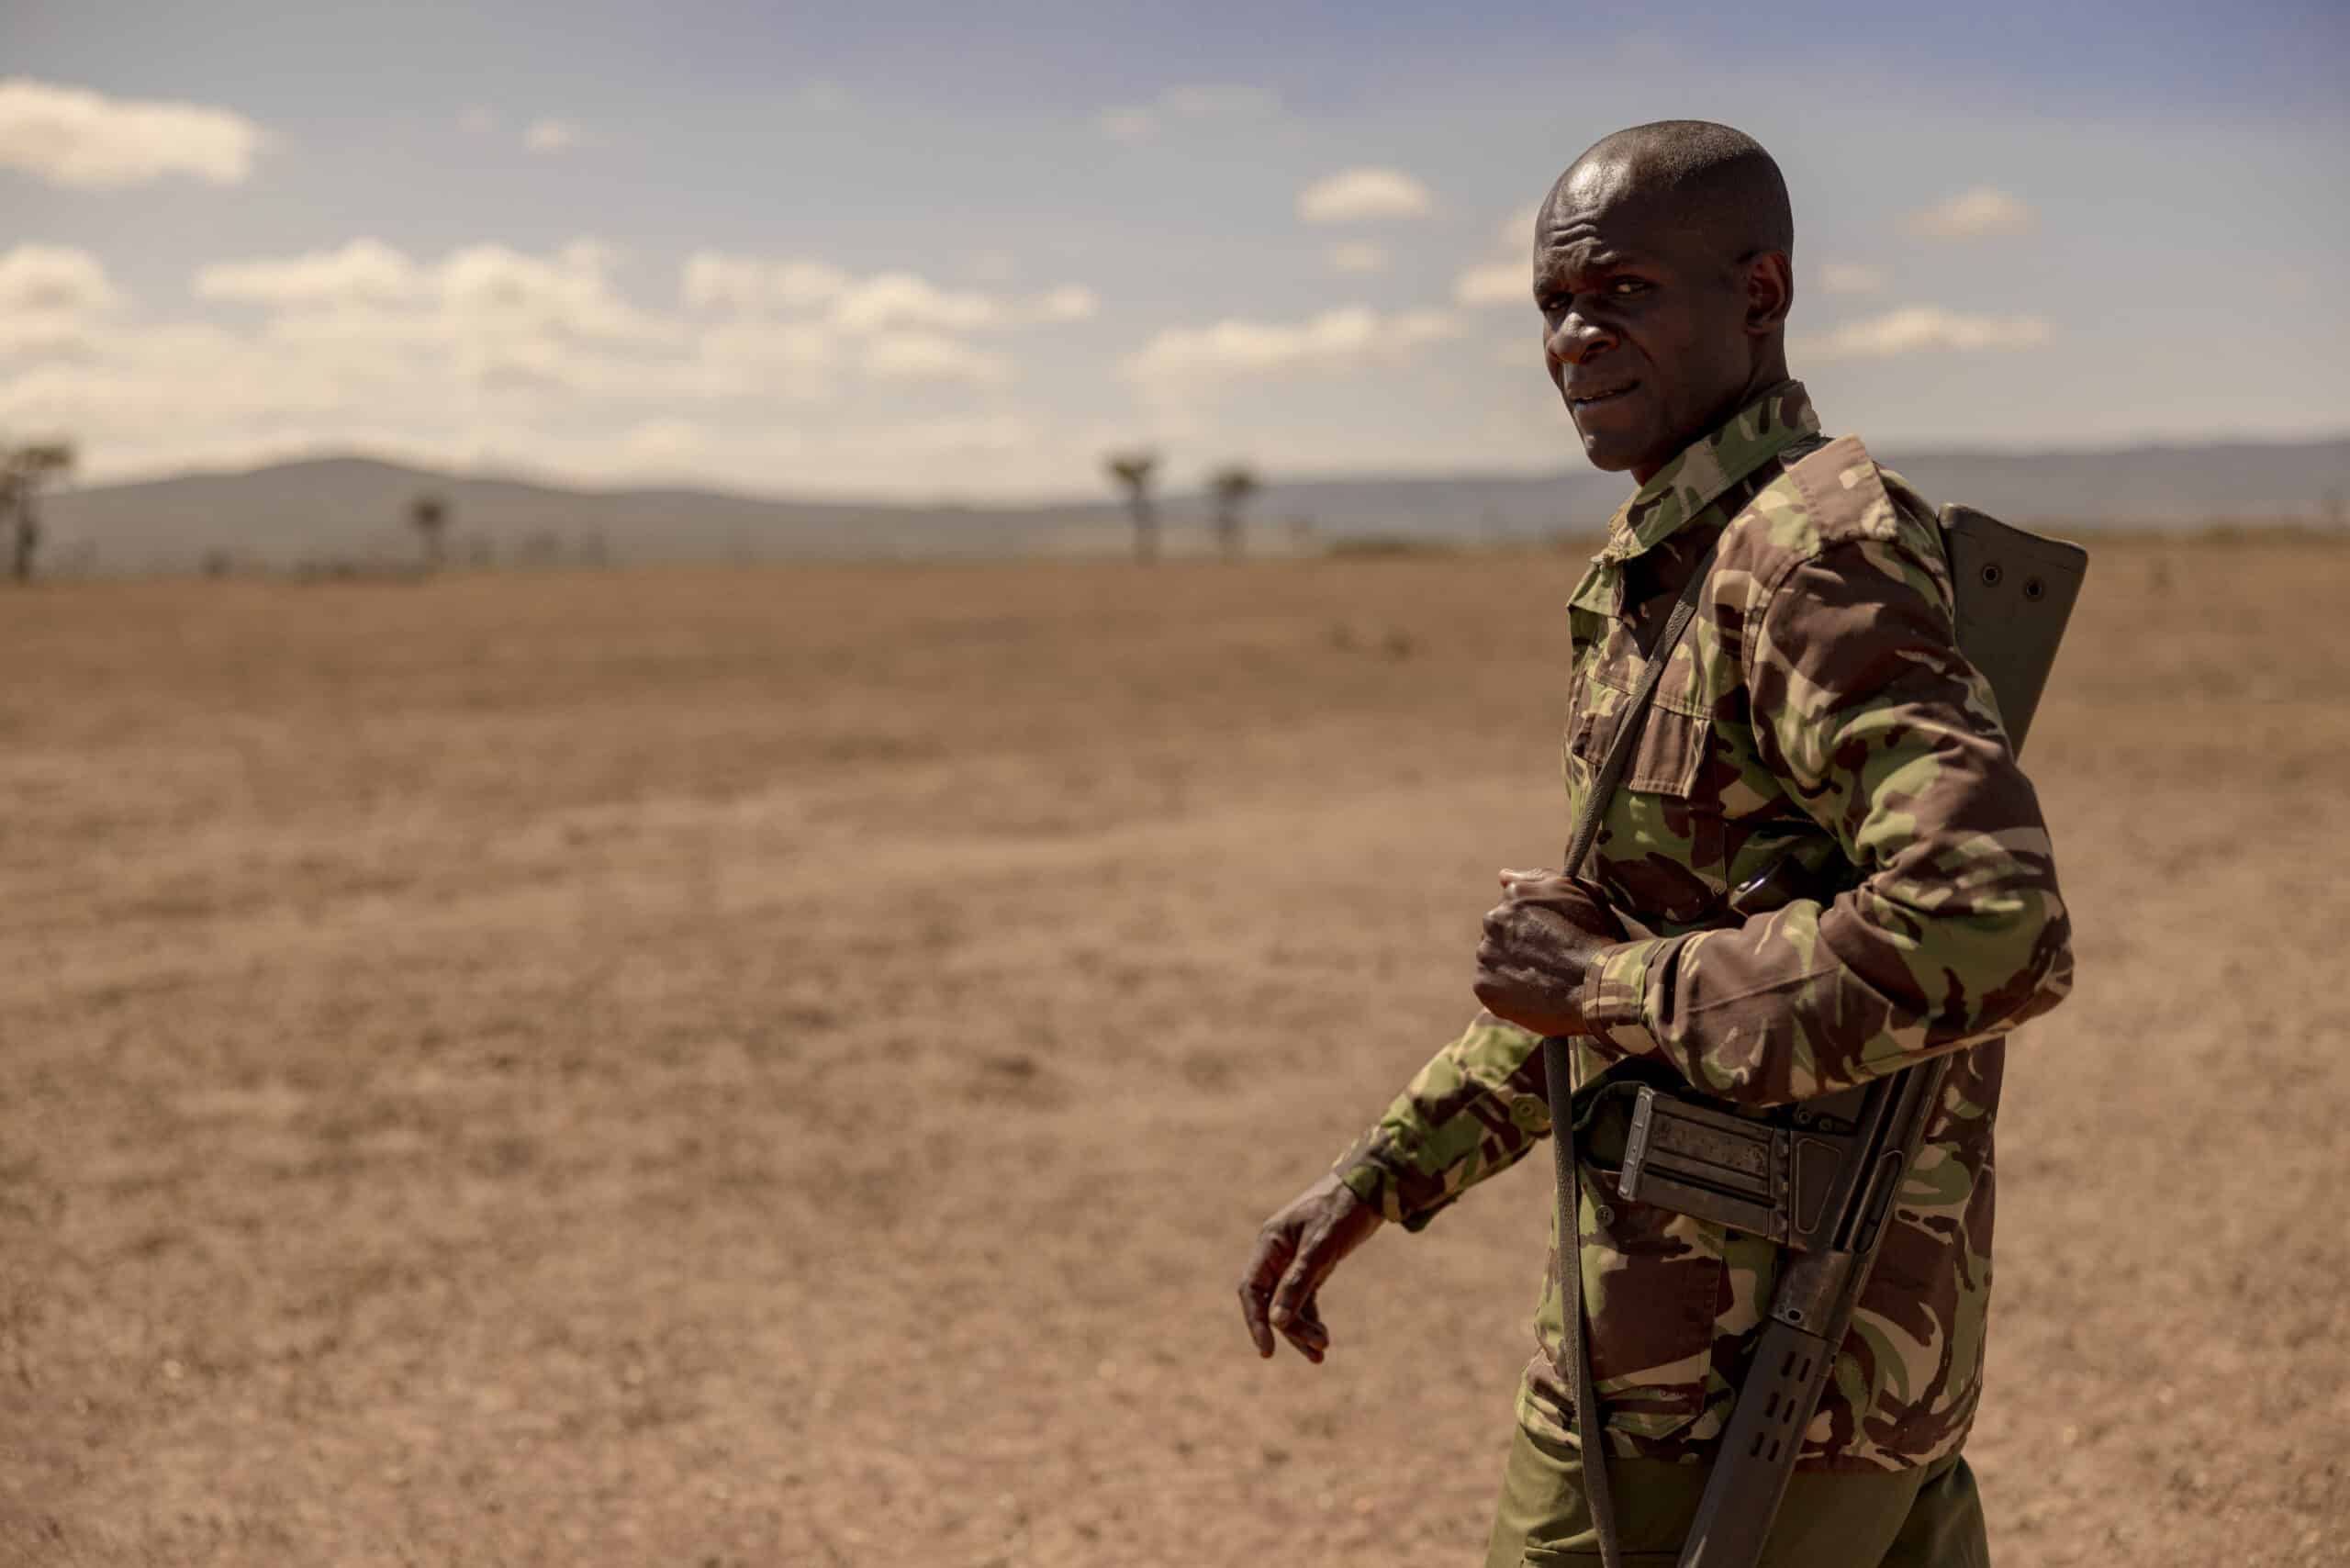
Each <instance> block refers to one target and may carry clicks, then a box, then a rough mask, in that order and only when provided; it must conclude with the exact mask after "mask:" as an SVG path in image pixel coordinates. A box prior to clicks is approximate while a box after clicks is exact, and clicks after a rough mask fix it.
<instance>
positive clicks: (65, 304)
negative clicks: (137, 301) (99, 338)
mask: <svg viewBox="0 0 2350 1568" xmlns="http://www.w3.org/2000/svg"><path fill="white" fill-rule="evenodd" d="M124 303H125V302H124V300H123V297H122V296H121V294H120V293H119V292H118V291H117V289H116V288H115V286H114V284H113V282H112V281H111V280H110V279H108V278H107V276H106V267H105V266H104V265H103V264H102V263H100V262H99V261H98V259H97V257H95V256H94V255H92V254H90V252H87V251H77V250H73V249H71V248H70V247H67V246H62V245H17V246H15V247H12V248H11V249H9V250H6V251H0V355H6V354H36V353H85V352H87V350H88V349H89V348H90V346H91V344H92V340H93V338H94V336H95V334H96V333H97V331H98V330H99V329H100V327H101V325H102V319H103V318H105V317H106V316H107V315H109V314H111V313H112V312H114V311H116V310H117V309H119V308H121V307H122V306H123V304H124Z"/></svg>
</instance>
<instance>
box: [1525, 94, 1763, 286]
mask: <svg viewBox="0 0 2350 1568" xmlns="http://www.w3.org/2000/svg"><path fill="white" fill-rule="evenodd" d="M1571 190H1572V192H1573V193H1574V194H1575V195H1576V196H1581V197H1583V198H1584V199H1583V204H1582V205H1584V206H1586V207H1599V208H1602V209H1604V208H1606V207H1612V206H1614V205H1616V204H1617V203H1618V202H1631V203H1638V204H1640V205H1642V206H1646V205H1649V204H1651V203H1654V204H1657V205H1660V206H1663V207H1671V208H1673V209H1674V210H1675V211H1676V212H1677V213H1678V214H1679V215H1680V216H1681V218H1683V220H1684V222H1686V223H1688V224H1690V225H1691V226H1693V227H1695V228H1697V229H1699V230H1703V231H1704V232H1705V233H1706V234H1707V237H1708V238H1710V239H1711V240H1713V241H1715V243H1716V245H1717V246H1718V249H1719V250H1720V251H1721V252H1722V255H1721V260H1722V261H1723V262H1724V263H1729V264H1735V263H1739V262H1741V261H1744V260H1745V259H1747V258H1748V257H1750V256H1754V255H1758V254H1761V253H1762V252H1766V251H1777V252H1782V253H1783V254H1786V255H1790V256H1792V255H1793V254H1794V252H1795V244H1796V220H1795V211H1794V209H1793V208H1792V207H1790V206H1789V205H1788V203H1787V182H1786V180H1785V177H1784V176H1782V175H1781V174H1780V173H1779V165H1778V164H1777V163H1776V162H1774V161H1773V160H1772V157H1771V155H1770V154H1769V153H1768V152H1765V151H1762V143H1761V142H1759V141H1756V140H1754V139H1753V138H1752V137H1751V136H1749V135H1747V134H1746V133H1745V132H1744V131H1742V130H1733V129H1730V128H1729V126H1726V125H1716V124H1715V123H1714V122H1713V121H1711V120H1703V119H1661V120H1657V121H1655V122H1654V123H1652V124H1650V125H1636V126H1632V127H1630V128H1629V129H1624V130H1619V131H1617V132H1616V133H1615V134H1614V135H1612V136H1604V137H1602V138H1600V139H1599V140H1597V141H1595V142H1594V143H1593V144H1592V145H1591V147H1590V148H1589V150H1588V151H1585V152H1584V153H1583V156H1582V157H1580V158H1577V159H1576V160H1575V161H1574V162H1572V163H1571V164H1569V165H1568V166H1567V172H1566V173H1565V174H1561V175H1560V176H1559V178H1558V182H1557V183H1556V184H1555V185H1552V186H1551V187H1550V201H1549V202H1548V203H1546V204H1545V205H1546V206H1555V205H1556V204H1557V203H1558V202H1559V201H1560V199H1561V197H1562V196H1566V195H1567V194H1568V193H1569V192H1570V191H1571Z"/></svg>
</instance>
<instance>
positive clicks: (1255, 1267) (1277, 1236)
mask: <svg viewBox="0 0 2350 1568" xmlns="http://www.w3.org/2000/svg"><path fill="white" fill-rule="evenodd" d="M1287 1251H1288V1249H1287V1247H1286V1246H1285V1245H1284V1238H1282V1236H1281V1233H1280V1232H1279V1231H1275V1230H1266V1231H1263V1232H1261V1233H1260V1234H1259V1236H1258V1238H1257V1250H1256V1251H1255V1252H1254V1253H1252V1254H1251V1255H1250V1256H1249V1259H1248V1272H1247V1273H1245V1274H1243V1275H1242V1276H1241V1277H1240V1320H1241V1321H1242V1322H1243V1323H1245V1324H1247V1325H1248V1338H1251V1339H1253V1340H1255V1341H1256V1344H1257V1353H1258V1354H1259V1355H1260V1356H1270V1355H1271V1354H1272V1353H1273V1329H1272V1325H1271V1324H1270V1323H1269V1322H1267V1321H1266V1317H1265V1314H1266V1309H1267V1308H1268V1307H1269V1306H1270V1305H1271V1302H1272V1295H1273V1282H1274V1281H1275V1280H1277V1279H1278V1278H1280V1276H1281V1265H1282V1263H1283V1262H1285V1261H1286V1260H1287V1259H1286V1258H1285V1256H1284V1254H1285V1253H1286V1252H1287Z"/></svg>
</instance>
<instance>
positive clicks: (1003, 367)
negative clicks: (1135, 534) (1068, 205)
mask: <svg viewBox="0 0 2350 1568" xmlns="http://www.w3.org/2000/svg"><path fill="white" fill-rule="evenodd" d="M623 276H624V269H623V267H622V265H621V261H620V259H619V258H618V257H617V256H616V255H615V253H614V252H612V251H611V250H610V248H609V247H608V246H605V245H603V244H601V243H599V242H598V241H593V240H581V241H575V242H573V243H571V244H568V245H565V246H561V247H558V248H555V249H553V250H546V251H524V250H520V249H517V248H514V247H510V246H507V245H501V244H494V243H484V244H473V245H464V246H460V247H457V248H455V249H453V250H451V251H448V252H442V253H441V254H438V255H433V254H418V253H412V252H404V251H402V250H400V249H398V248H397V247H395V246H392V245H389V244H386V243H385V242H384V241H381V240H375V239H360V240H353V241H349V242H347V243H342V244H340V245H337V246H334V247H331V248H329V249H324V250H320V251H316V252H307V253H296V254H290V255H281V256H263V257H244V258H233V259H229V260H224V261H222V262H219V263H215V264H213V265H210V266H206V267H203V268H200V269H198V270H197V271H196V274H195V276H194V278H193V280H192V282H193V285H194V287H193V289H192V292H191V295H190V296H189V298H191V299H193V298H197V297H200V298H202V299H204V300H207V301H211V302H216V303H218V304H223V305H229V304H233V305H235V306H237V307H239V309H238V310H237V312H236V315H235V317H234V318H229V319H223V320H222V321H221V322H220V323H218V324H212V323H207V322H203V321H199V320H194V319H186V318H185V316H183V317H182V318H181V319H171V317H170V315H169V313H168V312H165V313H160V314H156V315H147V314H142V313H140V311H139V310H138V309H137V308H136V306H135V305H134V303H133V302H131V301H129V300H127V299H125V298H123V297H122V295H121V293H120V291H119V290H117V288H116V286H114V284H113V282H112V281H111V280H110V279H109V278H108V277H107V275H106V269H105V267H104V266H103V265H102V264H101V263H99V261H98V260H97V258H96V257H95V256H92V255H90V254H88V253H86V252H78V251H69V250H64V249H62V248H58V247H43V246H23V245H20V246H17V247H15V248H14V249H12V250H5V251H0V427H12V426H23V427H25V428H39V429H43V430H47V429H51V428H54V429H59V430H63V431H71V432H72V433H73V435H74V436H75V437H76V438H77V439H78V440H80V441H81V442H83V443H84V449H85V451H86V452H87V453H88V454H90V466H91V472H92V473H93V474H94V475H95V476H99V477H105V476H109V475H120V474H122V473H123V472H125V471H126V470H130V471H137V470H140V469H146V470H149V471H151V470H152V469H154V468H155V467H157V466H160V465H180V464H186V463H191V462H200V463H218V462H223V461H235V460H244V459H248V458H262V457H276V456H284V455H286V454H289V453H292V452H295V451H298V450H300V449H301V448H302V447H303V446H304V445H305V444H306V443H307V444H309V445H311V446H314V447H315V446H317V445H320V444H326V445H333V446H349V445H350V444H352V443H353V442H359V441H364V442H367V443H369V444H370V445H371V446H374V447H376V448H381V449H386V450H392V451H398V452H403V453H406V454H409V455H411V456H421V457H427V458H431V459H433V460H438V461H453V460H454V461H469V460H472V459H474V458H476V457H488V458H495V459H498V460H499V461H503V462H506V463H508V464H509V465H510V464H512V463H515V462H518V461H519V462H521V463H524V464H525V465H529V466H532V467H538V468H542V469H547V470H551V471H554V472H560V473H567V474H570V475H574V476H600V477H625V476H628V475H630V474H632V473H655V472H659V473H665V474H674V473H675V472H677V471H678V470H679V469H680V468H681V466H684V465H692V466H693V467H695V468H696V469H698V470H699V472H700V473H701V474H702V475H703V476H705V477H708V478H718V477H725V478H728V479H731V480H733V482H736V483H774V484H782V485H790V484H799V485H808V484H819V483H821V484H825V485H832V486H839V487H850V488H856V487H870V488H874V489H884V490H896V491H898V492H900V493H904V492H906V491H908V490H910V489H918V488H921V487H925V486H926V485H928V484H930V481H929V480H928V479H927V478H926V476H925V469H924V467H923V465H924V464H926V463H931V462H933V461H934V462H935V463H936V464H937V465H939V468H940V470H941V472H942V474H943V475H945V477H944V478H943V479H942V480H941V482H939V483H937V484H936V486H935V488H936V489H937V490H939V491H941V492H944V491H946V490H950V489H955V488H960V487H965V486H966V485H970V484H976V485H979V486H982V487H985V486H998V487H1001V486H1004V485H1010V484H1018V485H1023V486H1031V487H1035V486H1042V487H1051V483H1052V477H1051V476H1052V475H1053V474H1054V472H1055V467H1056V465H1062V466H1063V467H1065V468H1066V470H1067V471H1068V472H1072V473H1076V474H1079V475H1080V476H1082V475H1088V474H1090V473H1091V457H1090V455H1089V454H1090V450H1091V448H1090V446H1089V447H1088V448H1087V449H1085V450H1083V451H1072V450H1070V449H1068V446H1067V443H1066V442H1063V441H1062V440H1061V435H1060V432H1059V431H1057V430H1056V431H1051V432H1046V433H1044V434H1041V435H1040V434H1039V431H1038V427H1037V426H1036V425H1035V420H1034V418H1033V417H1032V416H1031V415H1029V414H1028V413H1026V412H1024V411H1023V410H1020V409H1016V408H1014V407H1013V405H1012V404H1011V403H1010V401H1009V399H1010V398H1012V397H1013V389H1014V388H1016V387H1017V386H1020V384H1021V383H1022V382H1023V381H1024V377H1023V376H1022V375H1021V370H1022V362H1023V358H1024V353H1023V345H1024V342H1025V339H1024V334H1027V333H1042V332H1047V331H1051V330H1057V329H1059V328H1061V327H1064V326H1066V324H1068V323H1070V322H1077V321H1082V320H1085V319H1089V318H1091V317H1092V316H1093V315H1095V314H1096V313H1097V312H1098V310H1099V309H1100V301H1099V300H1098V299H1097V298H1096V297H1095V296H1094V295H1093V293H1092V292H1091V290H1089V289H1086V288H1083V287H1080V286H1077V285H1074V284H1065V285H1062V286H1059V287H1057V288H1051V289H1038V290H1032V291H1021V292H1017V293H1008V292H988V291H971V290H962V289H954V288H948V287H946V286H941V285H939V284H937V283H934V282H933V281H932V280H929V279H926V278H923V277H921V276H919V275H917V274H912V273H907V272H895V273H883V274H877V275H859V274H853V273H851V272H849V271H847V270H845V269H843V268H840V267H836V266H832V265H830V264H829V263H824V262H822V261H819V260H815V259H801V260H797V261H791V262H782V263H767V262H763V261H759V260H757V259H755V258H744V257H728V256H725V255H722V254H719V253H717V252H710V253H706V254H704V255H702V256H699V257H697V258H695V259H694V260H693V261H692V262H690V263H688V267H687V275H686V278H685V283H686V287H685V289H684V290H683V293H684V296H685V298H684V300H682V301H681V300H680V299H679V298H678V297H677V296H672V297H670V298H669V299H668V300H666V301H664V302H661V303H659V304H657V305H654V306H650V307H648V306H646V305H643V304H640V303H639V302H638V301H636V300H634V299H632V298H631V297H630V296H629V294H628V292H627V290H625V289H624V288H623V287H622V286H621V283H622V279H623ZM1104 417H1107V416H1104ZM880 431H894V432H898V433H899V434H901V435H903V436H904V438H905V441H906V442H915V441H917V440H919V442H921V443H922V444H921V448H920V450H917V449H916V448H915V447H914V446H912V445H908V444H901V443H900V442H899V441H898V437H897V435H892V436H891V437H890V439H889V440H886V441H885V440H883V439H881V438H880V437H879V436H878V435H877V432H880ZM1007 432H1018V435H1019V438H1020V439H1024V440H1027V441H1029V442H1031V443H1032V444H1031V445H1030V446H1027V447H1022V446H1020V445H1019V444H1018V443H1017V441H1015V440H1014V438H1013V435H1011V434H1007ZM1097 434H1098V432H1095V433H1089V434H1088V436H1087V438H1086V439H1087V441H1088V442H1092V441H1094V440H1095V439H1096V435H1097ZM1039 442H1040V443H1041V444H1036V443H1039ZM931 454H935V456H933V455H931ZM787 456H789V458H790V461H789V462H787V461H786V458H787ZM810 465H813V466H810Z"/></svg>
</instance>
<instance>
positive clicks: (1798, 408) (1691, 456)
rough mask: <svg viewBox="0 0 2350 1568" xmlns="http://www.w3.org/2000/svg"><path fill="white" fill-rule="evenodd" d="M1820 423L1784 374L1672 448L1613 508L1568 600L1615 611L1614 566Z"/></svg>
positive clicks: (1678, 527) (1797, 387) (1664, 536)
mask: <svg viewBox="0 0 2350 1568" xmlns="http://www.w3.org/2000/svg"><path fill="white" fill-rule="evenodd" d="M1818 431H1819V416H1818V415H1817V414H1815V413H1813V412H1812V409H1811V398H1810V396H1809V395H1808V394H1807V393H1806V392H1805V391H1804V388H1803V383H1802V382H1800V381H1782V382H1780V383H1779V384H1778V385H1777V386H1772V387H1768V388H1766V389H1765V390H1763V391H1762V392H1761V393H1759V394H1757V395H1756V397H1755V398H1754V399H1753V401H1751V402H1750V403H1748V404H1747V405H1746V406H1745V407H1744V408H1742V409H1739V411H1738V412H1737V413H1735V414H1732V415H1731V416H1730V417H1729V419H1728V420H1724V421H1723V422H1722V423H1721V424H1720V425H1719V426H1718V427H1716V428H1715V429H1714V430H1713V431H1711V432H1709V433H1708V434H1706V435H1704V436H1700V437H1699V438H1698V439H1697V440H1695V441H1693V442H1690V443H1689V444H1688V445H1687V446H1684V447H1683V448H1682V449H1681V450H1680V451H1679V452H1677V453H1675V454H1673V458H1672V459H1671V461H1669V462H1667V463H1666V464H1665V465H1664V466H1663V467H1662V468H1660V469H1658V470H1657V471H1656V474H1655V475H1654V476H1652V477H1651V479H1650V480H1649V482H1648V483H1647V484H1645V485H1642V486H1641V487H1639V490H1638V491H1637V492H1636V493H1635V494H1634V495H1633V497H1632V498H1631V499H1630V500H1628V501H1626V502H1625V503H1624V504H1623V505H1622V506H1621V507H1619V508H1617V511H1616V515H1615V517H1614V518H1612V519H1611V520H1609V522H1608V525H1607V542H1606V543H1605V544H1604V545H1602V546H1601V547H1600V551H1599V554H1596V555H1595V556H1593V557H1592V561H1591V566H1592V569H1591V570H1590V571H1589V572H1587V573H1585V574H1584V576H1583V582H1582V583H1581V585H1579V586H1578V587H1577V588H1576V589H1575V592H1574V597H1573V599H1572V603H1575V604H1578V605H1581V606H1583V608H1585V609H1589V610H1597V611H1599V612H1600V613H1601V614H1603V615H1615V614H1617V613H1619V612H1620V603H1621V596H1620V593H1619V591H1618V589H1619V587H1620V578H1621V574H1620V572H1617V571H1612V570H1610V569H1609V568H1611V567H1615V566H1620V565H1621V564H1622V563H1624V562H1626V561H1629V560H1631V559H1633V558H1634V557H1636V556H1638V555H1641V554H1645V553H1647V552H1648V551H1649V550H1651V549H1653V548H1654V547H1655V546H1656V545H1658V544H1660V543H1662V542H1663V541H1665V540H1667V539H1669V538H1671V537H1672V536H1673V534H1674V533H1676V532H1680V530H1681V529H1682V527H1683V526H1684V525H1685V524H1686V523H1688V522H1689V521H1690V520H1691V519H1693V518H1695V517H1696V516H1697V515H1698V514H1699V513H1700V512H1703V511H1704V510H1706V509H1707V508H1708V507H1710V506H1712V505H1713V504H1714V503H1715V502H1716V501H1718V500H1719V499H1721V498H1722V496H1723V495H1724V494H1725V493H1726V492H1728V491H1729V489H1730V488H1731V487H1734V486H1736V485H1737V484H1738V483H1739V481H1740V480H1742V479H1744V478H1746V477H1747V476H1750V475H1751V474H1752V473H1753V472H1754V471H1755V470H1756V469H1758V468H1760V467H1762V465H1764V464H1765V463H1768V462H1769V461H1771V459H1772V458H1774V457H1776V456H1777V455H1778V454H1780V453H1781V452H1783V451H1785V449H1786V448H1787V447H1788V446H1790V445H1792V444H1794V443H1795V442H1797V441H1799V440H1801V439H1802V438H1803V437H1805V436H1807V435H1815V434H1817V433H1818Z"/></svg>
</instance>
